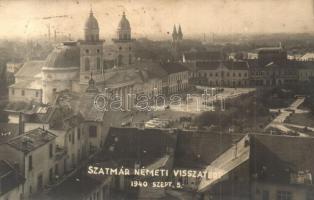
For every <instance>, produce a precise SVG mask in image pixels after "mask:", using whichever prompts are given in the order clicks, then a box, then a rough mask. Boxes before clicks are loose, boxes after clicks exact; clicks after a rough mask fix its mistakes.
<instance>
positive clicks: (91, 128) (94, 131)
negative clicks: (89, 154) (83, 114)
mask: <svg viewBox="0 0 314 200" xmlns="http://www.w3.org/2000/svg"><path fill="white" fill-rule="evenodd" d="M88 132H89V137H97V127H96V126H89V131H88Z"/></svg>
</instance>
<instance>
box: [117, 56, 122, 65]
mask: <svg viewBox="0 0 314 200" xmlns="http://www.w3.org/2000/svg"><path fill="white" fill-rule="evenodd" d="M121 65H122V55H119V56H118V66H121Z"/></svg>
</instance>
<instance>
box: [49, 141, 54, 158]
mask: <svg viewBox="0 0 314 200" xmlns="http://www.w3.org/2000/svg"><path fill="white" fill-rule="evenodd" d="M52 156H53V145H52V144H49V158H52Z"/></svg>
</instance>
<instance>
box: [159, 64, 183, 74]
mask: <svg viewBox="0 0 314 200" xmlns="http://www.w3.org/2000/svg"><path fill="white" fill-rule="evenodd" d="M160 66H161V68H162V69H163V70H164V71H166V72H167V74H174V73H179V72H184V71H188V68H187V67H186V66H184V65H182V64H180V63H162V64H161V65H160Z"/></svg>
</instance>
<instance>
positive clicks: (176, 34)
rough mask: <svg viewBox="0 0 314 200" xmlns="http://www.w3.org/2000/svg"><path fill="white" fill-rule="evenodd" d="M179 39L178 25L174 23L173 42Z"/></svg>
mask: <svg viewBox="0 0 314 200" xmlns="http://www.w3.org/2000/svg"><path fill="white" fill-rule="evenodd" d="M177 39H178V33H177V29H176V25H173V31H172V42H175V41H177Z"/></svg>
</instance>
